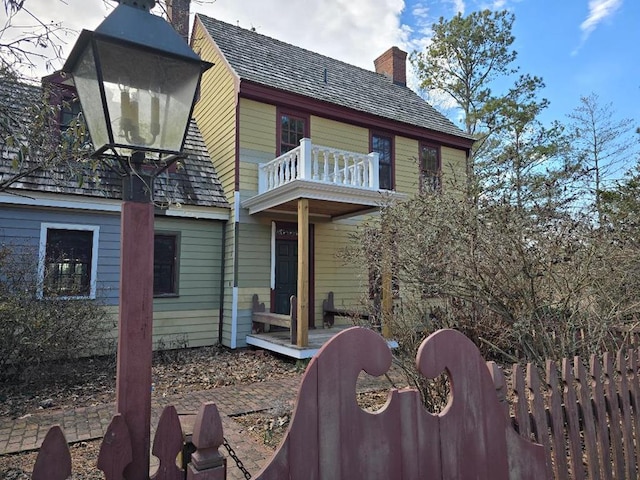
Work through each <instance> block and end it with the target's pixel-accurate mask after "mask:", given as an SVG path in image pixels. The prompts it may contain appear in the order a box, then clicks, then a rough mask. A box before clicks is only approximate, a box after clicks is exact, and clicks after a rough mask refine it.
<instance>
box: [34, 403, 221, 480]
mask: <svg viewBox="0 0 640 480" xmlns="http://www.w3.org/2000/svg"><path fill="white" fill-rule="evenodd" d="M223 440H224V437H223V434H222V421H221V419H220V414H219V413H218V409H217V407H216V406H215V404H214V403H205V404H203V405H202V406H201V407H200V411H199V412H198V414H197V416H196V419H195V423H194V428H193V434H192V438H191V442H190V443H189V447H193V448H190V449H189V450H188V451H187V450H186V449H185V437H184V435H183V432H182V427H181V425H180V419H179V417H178V414H177V412H176V409H175V407H173V406H168V407H165V409H164V410H163V411H162V415H161V416H160V420H159V421H158V428H157V430H156V434H155V438H154V442H153V448H152V450H151V452H152V453H153V455H154V456H156V457H157V458H158V461H159V466H158V469H157V471H156V472H155V473H154V474H153V476H151V480H185V478H186V479H188V480H198V479H201V480H225V478H226V468H227V466H226V459H225V458H224V457H223V456H222V455H220V453H219V451H218V448H219V447H220V446H221V445H222V443H223ZM186 453H189V454H190V462H189V463H188V465H185V463H186V459H183V460H185V461H180V462H177V461H176V460H177V459H178V458H182V456H183V455H185V454H186ZM131 459H132V458H131V440H130V438H129V431H128V429H127V426H126V423H125V421H124V419H123V418H122V416H121V415H120V414H116V415H114V417H113V419H112V420H111V423H110V424H109V427H108V428H107V432H106V433H105V436H104V439H103V441H102V444H101V446H100V453H99V455H98V463H97V465H96V466H97V468H98V470H101V471H102V472H103V473H104V478H105V479H106V480H122V479H125V478H126V479H127V480H129V479H130V477H129V476H127V475H126V471H125V469H126V467H127V465H128V464H129V463H130V462H131ZM70 477H71V455H70V453H69V446H68V445H67V441H66V440H65V438H64V433H63V432H62V429H61V428H60V427H59V426H54V427H52V428H51V429H50V430H49V432H47V435H46V437H45V439H44V442H43V443H42V447H40V451H39V452H38V457H37V458H36V464H35V466H34V468H33V474H32V476H31V478H32V480H66V479H68V478H70ZM130 480H134V479H130ZM140 480H142V479H140ZM144 480H146V479H144Z"/></svg>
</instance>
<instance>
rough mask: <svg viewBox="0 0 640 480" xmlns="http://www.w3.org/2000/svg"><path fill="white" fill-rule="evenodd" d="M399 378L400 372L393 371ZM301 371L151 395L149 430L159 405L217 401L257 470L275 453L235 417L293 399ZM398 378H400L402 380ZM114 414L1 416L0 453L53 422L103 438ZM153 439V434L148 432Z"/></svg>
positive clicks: (375, 382) (238, 479)
mask: <svg viewBox="0 0 640 480" xmlns="http://www.w3.org/2000/svg"><path fill="white" fill-rule="evenodd" d="M392 377H395V378H394V381H398V374H397V373H396V374H392ZM301 379H302V375H299V376H293V377H288V378H282V379H277V380H268V381H265V382H258V383H253V384H249V385H234V386H228V387H220V388H214V389H211V390H203V391H199V392H189V393H188V394H181V395H173V396H167V397H166V398H163V399H162V401H159V400H157V399H154V400H153V402H152V409H151V426H152V429H155V427H156V426H157V424H158V420H159V419H160V414H161V413H162V409H163V408H164V407H166V406H168V405H174V406H175V407H176V410H177V412H178V414H195V413H197V412H198V409H199V408H200V405H202V403H204V402H215V403H216V405H217V407H218V411H219V412H220V415H221V418H222V426H223V428H224V436H225V438H226V439H227V440H228V441H229V444H230V445H231V446H232V447H233V449H234V450H235V451H236V453H237V455H238V457H239V458H240V459H241V460H242V462H243V464H244V465H245V467H246V468H247V470H248V471H249V472H250V473H251V474H254V475H255V474H256V473H257V472H258V471H259V470H260V468H262V466H263V465H265V464H266V462H267V460H268V459H269V458H270V457H271V455H272V454H273V452H272V451H271V450H269V449H268V448H266V447H265V446H264V445H262V444H261V443H259V442H257V441H255V440H254V439H253V437H252V436H251V435H247V434H246V432H245V427H244V426H243V425H241V424H240V423H238V422H236V421H235V420H234V419H233V417H234V416H237V415H242V414H245V413H250V412H256V411H261V410H267V409H270V408H273V407H274V406H275V405H282V404H283V403H286V402H291V403H292V404H293V402H294V401H295V397H296V395H297V392H298V387H299V385H300V380H301ZM401 382H402V380H400V383H401ZM371 388H389V383H388V381H386V380H384V379H383V378H381V379H370V380H369V381H366V382H363V383H359V385H358V390H367V389H371ZM114 412H115V405H114V404H113V403H107V404H101V405H96V406H92V407H82V408H75V409H69V410H44V411H42V412H38V413H36V414H32V415H27V416H25V417H23V418H20V419H17V420H12V419H8V418H0V455H1V454H7V453H16V452H21V451H28V450H35V449H37V448H39V447H40V445H41V444H42V442H43V440H44V437H45V435H46V434H47V431H48V430H49V428H50V427H51V426H52V425H56V424H58V425H60V426H62V429H63V431H64V434H65V437H66V439H67V442H69V443H73V442H78V441H86V440H94V439H99V438H101V437H102V436H104V433H105V432H106V430H107V426H108V425H109V422H111V417H112V416H113V414H114ZM152 439H153V432H152ZM220 451H221V453H223V454H224V455H225V456H226V457H227V478H228V479H229V480H242V479H243V478H244V476H243V475H242V473H241V472H240V470H238V468H237V467H236V466H235V463H234V462H233V460H232V459H231V458H229V456H228V455H227V452H226V451H225V449H224V447H221V449H220Z"/></svg>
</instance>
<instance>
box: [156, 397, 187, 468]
mask: <svg viewBox="0 0 640 480" xmlns="http://www.w3.org/2000/svg"><path fill="white" fill-rule="evenodd" d="M183 445H184V436H183V435H182V427H181V426H180V419H179V418H178V413H177V412H176V407H174V406H173V405H169V406H168V407H165V408H164V410H162V415H160V420H159V421H158V428H157V429H156V434H155V437H154V439H153V449H152V453H153V454H154V455H155V456H156V457H157V458H158V460H159V461H160V466H159V467H158V470H157V471H156V473H154V474H153V476H152V477H151V480H184V477H185V472H184V470H183V469H182V468H180V467H178V465H177V464H176V458H177V457H178V454H179V453H180V452H181V451H182V447H183Z"/></svg>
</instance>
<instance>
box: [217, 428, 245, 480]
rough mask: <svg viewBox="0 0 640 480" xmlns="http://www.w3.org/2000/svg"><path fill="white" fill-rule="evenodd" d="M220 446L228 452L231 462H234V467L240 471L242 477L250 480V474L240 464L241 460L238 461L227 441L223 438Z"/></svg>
mask: <svg viewBox="0 0 640 480" xmlns="http://www.w3.org/2000/svg"><path fill="white" fill-rule="evenodd" d="M222 445H224V448H226V449H227V452H229V456H230V457H231V458H233V461H234V462H236V465H237V466H238V469H240V471H241V472H242V474H243V475H244V478H245V479H246V480H249V479H250V478H251V474H250V473H249V471H248V470H247V469H246V467H245V466H244V464H243V463H242V460H240V459H239V458H238V455H237V454H236V452H235V450H234V449H233V448H232V447H231V445H229V441H228V440H227V439H226V438H224V437H223V442H222Z"/></svg>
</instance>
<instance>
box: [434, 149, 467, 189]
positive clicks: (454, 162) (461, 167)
mask: <svg viewBox="0 0 640 480" xmlns="http://www.w3.org/2000/svg"><path fill="white" fill-rule="evenodd" d="M440 157H441V160H442V184H443V185H444V189H445V191H447V192H451V193H454V194H459V195H462V194H463V193H464V191H465V188H466V178H467V174H466V158H467V157H466V152H465V151H464V150H458V149H455V148H449V147H442V149H441V151H440Z"/></svg>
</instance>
